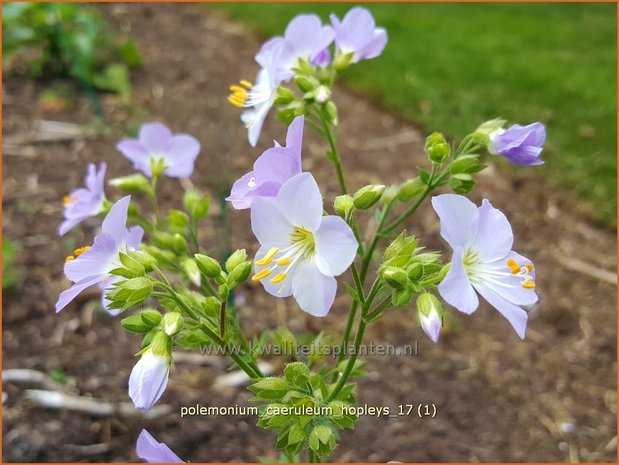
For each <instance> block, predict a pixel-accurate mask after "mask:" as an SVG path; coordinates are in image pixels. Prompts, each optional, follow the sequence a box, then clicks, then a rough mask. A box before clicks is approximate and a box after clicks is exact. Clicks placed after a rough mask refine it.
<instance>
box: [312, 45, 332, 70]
mask: <svg viewBox="0 0 619 465" xmlns="http://www.w3.org/2000/svg"><path fill="white" fill-rule="evenodd" d="M329 63H331V51H330V50H329V47H327V48H325V49H324V50H323V51H322V52H320V53H319V54H318V55H316V56H315V57H314V59H313V60H312V64H313V65H314V66H327V65H328V64H329Z"/></svg>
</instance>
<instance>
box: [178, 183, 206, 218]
mask: <svg viewBox="0 0 619 465" xmlns="http://www.w3.org/2000/svg"><path fill="white" fill-rule="evenodd" d="M209 204H210V200H209V198H208V196H206V195H202V194H201V193H200V192H198V191H197V190H195V189H190V190H188V191H187V192H185V195H184V197H183V206H184V207H185V210H186V211H187V213H189V214H190V215H191V216H193V217H194V218H196V219H200V218H204V217H205V216H206V214H207V213H208V208H209Z"/></svg>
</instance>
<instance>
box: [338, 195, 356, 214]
mask: <svg viewBox="0 0 619 465" xmlns="http://www.w3.org/2000/svg"><path fill="white" fill-rule="evenodd" d="M353 208H355V202H354V201H353V198H352V197H351V196H350V195H348V194H344V195H338V196H337V197H336V198H335V200H334V201H333V209H334V210H335V213H337V214H338V215H339V216H341V217H342V218H345V217H346V216H348V213H349V212H350V211H351V210H352V209H353Z"/></svg>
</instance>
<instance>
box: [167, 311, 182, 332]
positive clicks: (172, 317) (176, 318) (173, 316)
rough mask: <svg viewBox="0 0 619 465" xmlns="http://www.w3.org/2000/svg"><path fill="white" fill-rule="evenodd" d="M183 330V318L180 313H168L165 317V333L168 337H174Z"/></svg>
mask: <svg viewBox="0 0 619 465" xmlns="http://www.w3.org/2000/svg"><path fill="white" fill-rule="evenodd" d="M182 328H183V317H182V316H181V314H180V313H166V314H165V315H163V331H164V332H165V333H166V334H167V335H168V336H174V335H175V334H176V333H178V332H179V331H180V330H181V329H182Z"/></svg>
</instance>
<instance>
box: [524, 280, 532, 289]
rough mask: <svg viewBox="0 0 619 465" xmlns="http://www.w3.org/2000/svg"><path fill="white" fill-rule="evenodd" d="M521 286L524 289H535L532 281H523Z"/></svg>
mask: <svg viewBox="0 0 619 465" xmlns="http://www.w3.org/2000/svg"><path fill="white" fill-rule="evenodd" d="M522 287H524V288H525V289H535V283H534V282H533V281H525V282H523V283H522Z"/></svg>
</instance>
